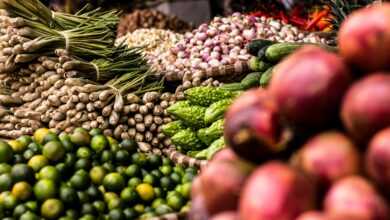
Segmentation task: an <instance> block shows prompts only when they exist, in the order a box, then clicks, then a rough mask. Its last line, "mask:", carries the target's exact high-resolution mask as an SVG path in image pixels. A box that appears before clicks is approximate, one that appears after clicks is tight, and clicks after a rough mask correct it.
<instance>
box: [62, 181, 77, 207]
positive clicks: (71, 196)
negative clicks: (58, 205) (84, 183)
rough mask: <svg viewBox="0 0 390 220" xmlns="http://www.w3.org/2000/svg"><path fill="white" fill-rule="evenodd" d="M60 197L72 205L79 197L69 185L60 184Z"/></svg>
mask: <svg viewBox="0 0 390 220" xmlns="http://www.w3.org/2000/svg"><path fill="white" fill-rule="evenodd" d="M59 197H60V199H61V201H63V202H64V203H65V204H69V205H74V204H77V203H78V201H79V199H78V196H77V192H76V190H74V189H73V188H71V187H69V186H62V187H61V188H60V196H59Z"/></svg>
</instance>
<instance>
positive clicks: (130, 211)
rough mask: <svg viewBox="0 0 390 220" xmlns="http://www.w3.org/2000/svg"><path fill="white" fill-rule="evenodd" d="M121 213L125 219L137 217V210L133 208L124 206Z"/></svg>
mask: <svg viewBox="0 0 390 220" xmlns="http://www.w3.org/2000/svg"><path fill="white" fill-rule="evenodd" d="M123 214H124V215H125V218H126V219H136V217H137V212H136V211H135V210H134V209H133V208H126V209H125V210H123Z"/></svg>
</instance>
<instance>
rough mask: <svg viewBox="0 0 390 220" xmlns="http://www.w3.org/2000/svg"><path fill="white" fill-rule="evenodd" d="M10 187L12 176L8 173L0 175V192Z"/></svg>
mask: <svg viewBox="0 0 390 220" xmlns="http://www.w3.org/2000/svg"><path fill="white" fill-rule="evenodd" d="M11 187H12V177H11V174H9V173H4V174H1V175H0V192H4V191H8V190H10V189H11Z"/></svg>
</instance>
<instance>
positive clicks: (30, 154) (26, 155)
mask: <svg viewBox="0 0 390 220" xmlns="http://www.w3.org/2000/svg"><path fill="white" fill-rule="evenodd" d="M34 155H35V153H34V152H33V151H32V150H30V149H27V150H25V151H24V153H23V157H24V159H25V160H30V159H31V158H32V157H33V156H34Z"/></svg>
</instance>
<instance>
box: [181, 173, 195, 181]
mask: <svg viewBox="0 0 390 220" xmlns="http://www.w3.org/2000/svg"><path fill="white" fill-rule="evenodd" d="M195 176H196V174H193V173H189V172H186V173H185V174H184V175H183V179H182V183H190V182H192V181H193V180H194V178H195Z"/></svg>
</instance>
